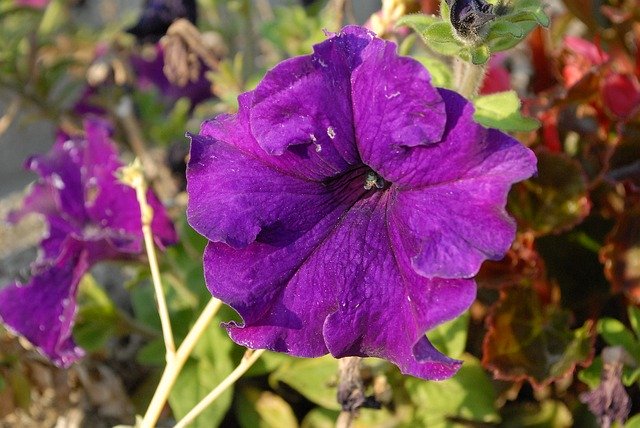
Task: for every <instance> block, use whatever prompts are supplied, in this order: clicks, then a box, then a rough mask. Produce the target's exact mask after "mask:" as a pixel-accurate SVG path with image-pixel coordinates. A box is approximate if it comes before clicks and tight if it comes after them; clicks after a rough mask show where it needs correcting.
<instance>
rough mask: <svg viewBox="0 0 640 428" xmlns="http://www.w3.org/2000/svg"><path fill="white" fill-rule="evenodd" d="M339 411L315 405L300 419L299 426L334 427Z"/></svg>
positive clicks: (302, 427) (313, 427) (305, 427)
mask: <svg viewBox="0 0 640 428" xmlns="http://www.w3.org/2000/svg"><path fill="white" fill-rule="evenodd" d="M339 414H340V413H339V412H337V411H332V410H328V409H323V408H320V407H317V408H315V409H313V410H311V411H310V412H309V413H307V415H306V416H305V417H304V419H303V420H302V423H301V424H300V428H334V427H335V425H336V420H337V419H338V415H339Z"/></svg>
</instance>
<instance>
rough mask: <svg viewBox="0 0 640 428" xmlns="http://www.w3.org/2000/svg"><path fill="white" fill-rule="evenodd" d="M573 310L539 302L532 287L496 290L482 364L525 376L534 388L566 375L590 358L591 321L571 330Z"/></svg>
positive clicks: (503, 374) (504, 375)
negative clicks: (495, 300)
mask: <svg viewBox="0 0 640 428" xmlns="http://www.w3.org/2000/svg"><path fill="white" fill-rule="evenodd" d="M570 319H571V314H570V313H569V312H568V311H565V310H563V309H562V308H560V307H557V306H555V305H546V306H543V303H542V302H541V300H540V298H539V297H538V295H537V294H536V291H535V290H534V288H533V287H531V286H528V285H520V286H509V287H505V288H503V289H502V290H501V291H500V300H499V301H498V303H497V304H496V305H495V306H494V307H493V308H492V310H491V313H490V315H489V318H488V319H487V326H488V328H489V331H488V332H487V334H486V335H485V338H484V344H483V345H484V346H483V349H484V355H483V360H482V363H483V365H484V366H485V367H487V368H488V369H490V370H491V371H492V372H493V373H494V376H495V377H496V378H498V379H503V380H512V381H518V380H524V379H526V380H529V381H530V382H531V384H532V385H533V386H535V387H540V386H544V385H547V384H549V383H550V382H552V381H554V380H557V379H559V378H563V377H564V376H567V375H568V374H570V373H571V372H573V370H574V369H575V367H576V365H578V364H581V365H584V364H586V363H587V362H588V361H589V360H590V359H591V356H592V351H593V341H594V334H593V333H594V332H593V326H592V323H591V322H589V321H587V322H586V323H585V324H584V326H582V327H581V328H578V329H576V330H571V329H570V328H569V326H570Z"/></svg>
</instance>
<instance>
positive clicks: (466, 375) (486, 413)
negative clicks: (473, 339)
mask: <svg viewBox="0 0 640 428" xmlns="http://www.w3.org/2000/svg"><path fill="white" fill-rule="evenodd" d="M463 359H464V364H463V365H462V367H461V368H460V371H459V372H458V373H457V374H456V375H455V376H454V377H452V378H451V379H447V380H444V381H440V382H429V381H424V380H420V379H415V378H407V379H406V382H405V386H406V388H407V391H408V392H409V396H410V397H411V400H412V401H413V403H414V404H415V406H416V410H415V411H416V421H419V422H420V426H425V427H453V426H456V424H455V423H453V422H451V421H450V418H462V419H464V420H468V421H472V422H476V423H488V422H494V423H495V422H498V421H499V420H500V417H499V415H498V413H497V410H496V405H495V400H496V395H495V392H494V389H493V386H492V384H491V380H490V379H489V377H488V376H487V374H486V373H485V371H484V369H483V368H482V366H481V365H480V362H479V361H478V360H477V359H475V358H474V357H472V356H471V355H468V354H465V355H464V356H463Z"/></svg>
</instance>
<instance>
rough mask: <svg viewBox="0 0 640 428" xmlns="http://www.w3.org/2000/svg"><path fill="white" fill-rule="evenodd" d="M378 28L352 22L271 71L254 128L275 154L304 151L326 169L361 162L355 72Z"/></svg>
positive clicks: (256, 102) (330, 172)
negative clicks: (354, 99) (311, 50)
mask: <svg viewBox="0 0 640 428" xmlns="http://www.w3.org/2000/svg"><path fill="white" fill-rule="evenodd" d="M372 40H374V38H373V33H371V32H369V31H367V30H364V29H362V28H359V27H350V28H348V29H347V30H345V31H343V32H342V33H340V34H338V35H336V36H334V37H332V38H330V39H329V40H328V41H327V42H325V43H321V44H319V45H316V46H315V48H314V53H313V54H312V55H307V56H301V57H296V58H291V59H289V60H287V61H284V62H282V63H280V64H279V65H277V66H276V67H275V68H274V69H273V70H271V71H269V72H268V73H267V75H266V76H265V77H264V79H263V80H262V82H260V84H259V85H258V87H257V88H256V90H255V91H254V95H253V103H252V106H251V113H250V115H251V118H250V122H251V131H252V133H253V135H254V136H255V138H256V140H257V141H258V143H259V145H260V146H261V147H262V148H263V149H264V150H266V151H267V152H268V153H270V154H276V155H280V154H282V153H284V152H285V150H287V148H289V147H291V146H296V145H302V147H301V148H299V150H300V151H301V153H304V155H305V156H307V157H309V158H310V159H312V160H313V162H314V163H315V165H316V167H315V168H316V169H320V170H321V171H322V175H321V176H320V177H319V178H325V177H331V176H334V175H336V174H338V173H341V172H344V171H345V170H346V169H348V168H349V166H350V165H352V164H354V163H355V162H357V161H358V153H357V150H356V146H355V135H354V128H353V112H352V106H351V96H350V94H351V82H350V76H351V72H352V70H353V68H354V67H356V66H357V65H358V63H357V62H354V59H355V58H358V55H359V53H360V52H362V51H364V50H366V48H367V45H368V44H369V43H370V42H371V41H372Z"/></svg>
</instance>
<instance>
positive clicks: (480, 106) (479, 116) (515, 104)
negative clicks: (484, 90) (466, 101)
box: [473, 91, 540, 132]
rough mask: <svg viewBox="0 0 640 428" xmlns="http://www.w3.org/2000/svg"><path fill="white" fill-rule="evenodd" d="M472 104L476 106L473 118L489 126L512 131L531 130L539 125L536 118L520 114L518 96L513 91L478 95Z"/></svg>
mask: <svg viewBox="0 0 640 428" xmlns="http://www.w3.org/2000/svg"><path fill="white" fill-rule="evenodd" d="M473 104H474V106H475V107H476V112H475V114H474V116H473V117H474V119H475V120H476V121H477V122H478V123H480V124H481V125H483V126H486V127H489V128H497V129H500V130H503V131H507V132H514V131H533V130H535V129H537V128H538V127H539V126H540V124H539V123H538V121H537V120H535V119H532V118H529V117H525V116H522V114H521V113H520V98H518V94H516V92H515V91H506V92H498V93H495V94H489V95H483V96H479V97H476V98H475V99H474V100H473Z"/></svg>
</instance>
